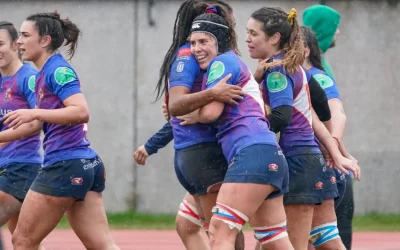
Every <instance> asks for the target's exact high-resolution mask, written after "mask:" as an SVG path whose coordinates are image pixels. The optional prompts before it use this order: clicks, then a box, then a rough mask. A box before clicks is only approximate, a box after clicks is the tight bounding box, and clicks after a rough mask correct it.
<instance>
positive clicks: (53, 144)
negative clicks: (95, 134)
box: [35, 54, 97, 166]
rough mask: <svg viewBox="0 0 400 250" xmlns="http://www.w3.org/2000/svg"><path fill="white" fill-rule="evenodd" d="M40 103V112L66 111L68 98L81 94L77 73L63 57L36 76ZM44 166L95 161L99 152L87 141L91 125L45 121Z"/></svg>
mask: <svg viewBox="0 0 400 250" xmlns="http://www.w3.org/2000/svg"><path fill="white" fill-rule="evenodd" d="M35 93H36V103H37V106H38V108H40V109H61V108H64V107H65V105H64V103H63V102H64V101H65V99H67V98H68V97H70V96H72V95H75V94H78V93H81V87H80V82H79V78H78V76H77V74H76V73H75V70H74V69H73V68H72V66H71V65H70V64H69V63H68V62H67V61H66V60H65V59H64V58H63V57H62V55H61V54H56V55H54V56H51V57H50V58H49V59H48V60H47V61H46V63H45V64H44V66H43V69H42V70H41V71H40V72H39V73H38V74H37V76H36V89H35ZM43 132H44V140H43V149H44V166H48V165H51V164H53V163H55V162H57V161H63V160H71V159H78V158H81V159H91V158H94V157H95V156H96V155H97V153H96V152H95V151H94V150H93V149H91V148H90V147H89V146H90V142H89V140H88V139H87V138H86V134H87V124H77V125H60V124H52V123H47V122H43Z"/></svg>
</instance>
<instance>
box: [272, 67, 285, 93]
mask: <svg viewBox="0 0 400 250" xmlns="http://www.w3.org/2000/svg"><path fill="white" fill-rule="evenodd" d="M287 84H288V83H287V79H286V76H284V75H283V74H282V73H280V72H272V73H271V74H269V75H268V78H267V86H268V89H269V91H270V92H273V93H275V92H279V91H282V90H284V89H286V87H287Z"/></svg>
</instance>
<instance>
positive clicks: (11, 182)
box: [0, 162, 42, 203]
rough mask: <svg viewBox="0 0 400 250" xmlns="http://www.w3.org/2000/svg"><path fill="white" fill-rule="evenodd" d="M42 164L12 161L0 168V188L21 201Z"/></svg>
mask: <svg viewBox="0 0 400 250" xmlns="http://www.w3.org/2000/svg"><path fill="white" fill-rule="evenodd" d="M41 166H42V164H38V163H23V162H13V163H10V164H8V165H6V166H4V167H2V168H1V170H0V190H1V191H3V192H4V193H7V194H9V195H11V196H14V198H16V199H17V200H19V201H20V202H21V203H22V202H23V201H24V199H25V196H26V193H27V192H28V190H29V188H30V187H31V185H32V182H33V181H34V180H35V178H36V176H37V175H38V173H39V169H40V168H41Z"/></svg>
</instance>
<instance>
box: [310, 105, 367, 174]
mask: <svg viewBox="0 0 400 250" xmlns="http://www.w3.org/2000/svg"><path fill="white" fill-rule="evenodd" d="M311 112H312V119H313V123H312V127H313V130H314V133H315V135H316V136H317V138H318V140H319V141H320V143H321V144H322V145H323V146H324V147H325V148H326V149H327V150H328V151H329V153H330V154H331V156H332V159H333V161H334V162H335V165H336V167H338V168H339V169H340V170H341V171H343V172H344V173H346V174H349V171H348V170H350V171H352V172H353V173H354V177H355V179H356V180H359V176H360V168H359V167H358V166H357V165H356V164H354V163H353V162H352V161H351V160H349V159H347V158H345V157H343V155H342V154H341V152H340V151H339V148H338V146H339V144H338V143H337V142H336V141H335V139H334V138H333V137H332V135H331V134H330V133H329V131H328V129H327V128H326V127H325V126H324V124H323V123H322V122H321V121H320V120H319V119H318V116H317V114H316V113H315V111H314V110H313V109H312V110H311Z"/></svg>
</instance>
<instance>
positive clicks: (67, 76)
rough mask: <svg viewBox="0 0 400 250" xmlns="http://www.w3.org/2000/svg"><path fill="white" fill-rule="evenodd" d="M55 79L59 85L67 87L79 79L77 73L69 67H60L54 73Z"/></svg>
mask: <svg viewBox="0 0 400 250" xmlns="http://www.w3.org/2000/svg"><path fill="white" fill-rule="evenodd" d="M54 79H55V80H56V82H57V84H59V85H65V84H67V83H70V82H73V81H75V80H76V79H77V77H76V75H75V72H74V71H73V70H72V69H71V68H68V67H58V68H57V69H56V70H55V71H54Z"/></svg>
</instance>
